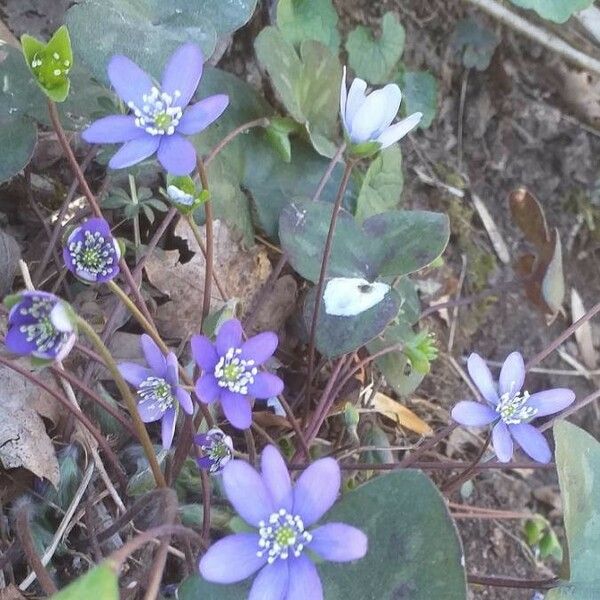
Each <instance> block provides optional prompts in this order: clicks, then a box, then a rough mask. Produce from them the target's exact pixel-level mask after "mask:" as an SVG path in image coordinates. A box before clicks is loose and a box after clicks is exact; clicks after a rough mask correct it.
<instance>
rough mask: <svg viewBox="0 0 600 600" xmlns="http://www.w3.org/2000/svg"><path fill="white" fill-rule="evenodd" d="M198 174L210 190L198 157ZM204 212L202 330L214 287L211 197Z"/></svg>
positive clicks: (201, 181)
mask: <svg viewBox="0 0 600 600" xmlns="http://www.w3.org/2000/svg"><path fill="white" fill-rule="evenodd" d="M197 169H198V176H199V177H200V183H201V184H202V190H203V191H209V189H208V175H207V173H206V169H205V168H204V163H203V162H202V160H201V159H200V157H198V160H197ZM204 214H205V216H206V219H205V221H206V224H205V230H206V254H205V255H204V258H205V264H206V269H205V271H204V289H203V290H202V292H203V293H202V316H201V317H200V331H202V326H203V325H204V321H205V319H206V317H208V313H209V312H210V290H211V287H212V272H213V254H214V233H213V213H212V201H211V199H210V198H209V199H208V200H207V201H206V202H205V203H204Z"/></svg>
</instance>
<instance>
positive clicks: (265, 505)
mask: <svg viewBox="0 0 600 600" xmlns="http://www.w3.org/2000/svg"><path fill="white" fill-rule="evenodd" d="M223 489H224V490H225V494H226V496H227V498H228V499H229V502H231V504H233V507H234V508H235V510H236V511H237V512H238V514H239V515H240V517H242V519H244V521H246V522H247V523H249V524H250V525H254V526H255V527H258V523H259V522H260V521H263V520H264V521H266V520H268V518H269V516H270V515H271V514H273V512H275V510H276V509H278V508H279V507H277V506H275V505H274V504H273V500H272V498H271V494H269V490H268V489H267V486H266V485H265V482H264V481H263V478H262V477H261V476H260V475H259V474H258V471H256V469H254V468H252V467H251V466H250V465H249V464H248V463H247V462H245V461H243V460H232V461H230V462H229V463H227V465H226V466H225V468H224V469H223ZM257 549H258V547H257V548H256V549H255V550H257Z"/></svg>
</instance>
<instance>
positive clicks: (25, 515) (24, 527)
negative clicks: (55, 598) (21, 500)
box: [15, 504, 58, 596]
mask: <svg viewBox="0 0 600 600" xmlns="http://www.w3.org/2000/svg"><path fill="white" fill-rule="evenodd" d="M15 533H16V535H17V537H18V538H19V542H21V547H22V548H23V551H24V552H25V556H26V557H27V562H28V563H29V566H30V567H31V568H32V569H33V572H34V573H35V574H36V576H37V578H38V579H39V582H40V585H41V586H42V588H43V589H44V592H46V594H48V595H49V596H51V595H52V594H56V592H57V591H58V589H57V587H56V585H54V581H52V577H50V574H49V573H48V571H46V567H45V566H44V565H43V564H42V561H41V560H40V557H39V556H38V554H37V551H36V549H35V543H34V541H33V536H32V535H31V530H30V528H29V509H28V506H27V505H26V504H25V505H23V506H21V507H20V508H19V510H18V511H17V518H16V528H15Z"/></svg>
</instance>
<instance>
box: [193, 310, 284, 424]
mask: <svg viewBox="0 0 600 600" xmlns="http://www.w3.org/2000/svg"><path fill="white" fill-rule="evenodd" d="M242 334H243V332H242V324H241V323H240V322H239V321H238V320H237V319H229V320H228V321H225V323H223V325H221V327H220V328H219V331H218V333H217V339H216V342H215V343H214V344H213V343H212V342H211V341H210V340H209V339H208V338H207V337H205V336H203V335H195V336H193V337H192V339H191V346H192V354H193V356H194V359H195V361H196V362H197V363H198V366H199V367H201V368H202V376H201V377H200V378H199V379H198V381H196V395H197V396H198V398H199V399H200V401H201V402H204V403H205V404H210V403H212V402H215V401H216V400H219V401H220V402H221V407H222V408H223V412H224V413H225V416H226V417H227V419H228V421H229V422H230V423H231V424H232V425H233V426H234V427H237V428H238V429H247V428H248V427H250V424H251V423H252V400H253V399H254V398H263V399H266V398H271V397H272V396H277V395H278V394H280V393H281V391H282V390H283V381H281V379H279V377H277V376H276V375H273V374H272V373H267V372H266V371H260V370H259V367H260V365H262V364H263V363H264V362H265V361H266V360H267V359H268V358H270V357H271V356H272V355H273V352H275V348H277V343H278V339H277V335H276V334H275V333H273V332H270V331H266V332H264V333H259V334H258V335H255V336H254V337H252V338H249V339H248V340H247V341H246V342H243V343H242Z"/></svg>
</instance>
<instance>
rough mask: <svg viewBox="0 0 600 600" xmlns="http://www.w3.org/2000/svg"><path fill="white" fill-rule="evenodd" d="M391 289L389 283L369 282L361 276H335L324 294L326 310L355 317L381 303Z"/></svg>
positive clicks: (334, 313) (338, 314)
mask: <svg viewBox="0 0 600 600" xmlns="http://www.w3.org/2000/svg"><path fill="white" fill-rule="evenodd" d="M389 291H390V286H389V285H388V284H387V283H379V282H377V281H376V282H375V283H369V282H368V281H367V280H366V279H362V278H360V277H358V278H351V277H334V278H333V279H331V280H329V282H328V283H327V286H326V287H325V293H324V294H323V301H324V302H325V312H326V313H327V314H328V315H334V316H338V317H353V316H355V315H359V314H360V313H362V312H365V310H369V308H372V307H373V306H375V305H376V304H379V303H380V302H381V301H382V300H383V298H384V297H385V295H386V294H387V293H388V292H389Z"/></svg>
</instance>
